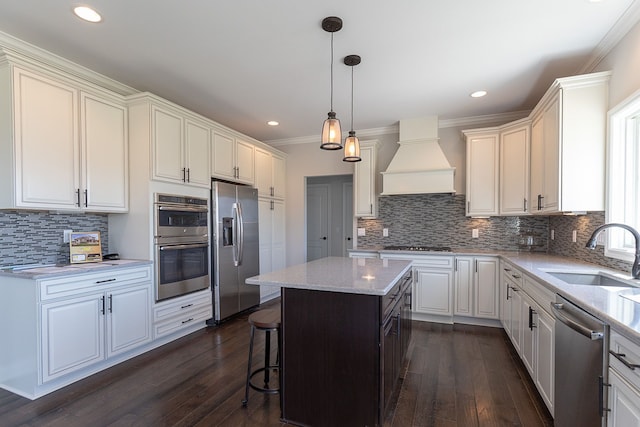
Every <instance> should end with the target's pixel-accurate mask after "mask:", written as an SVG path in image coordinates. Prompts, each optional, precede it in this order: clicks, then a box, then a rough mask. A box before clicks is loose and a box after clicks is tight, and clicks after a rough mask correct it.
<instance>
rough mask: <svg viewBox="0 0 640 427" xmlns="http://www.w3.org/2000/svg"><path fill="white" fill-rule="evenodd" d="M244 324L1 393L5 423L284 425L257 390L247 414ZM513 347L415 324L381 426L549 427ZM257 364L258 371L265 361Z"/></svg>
mask: <svg viewBox="0 0 640 427" xmlns="http://www.w3.org/2000/svg"><path fill="white" fill-rule="evenodd" d="M277 304H278V302H274V303H272V305H271V307H274V306H275V307H277V306H278V305H277ZM247 317H248V315H242V316H239V317H238V318H237V319H234V320H232V321H229V322H225V323H223V324H222V325H220V326H218V327H215V328H207V329H205V330H201V331H198V332H196V333H193V334H190V335H189V336H187V337H183V338H181V339H179V340H177V341H174V342H172V343H169V344H167V345H165V346H162V347H160V348H158V349H155V350H153V351H151V352H148V353H145V354H143V355H141V356H139V357H136V358H134V359H131V360H129V361H126V362H124V363H122V364H119V365H117V366H114V367H113V368H110V369H107V370H105V371H102V372H99V373H97V374H95V375H92V376H91V377H89V378H86V379H84V380H82V381H78V382H77V383H74V384H72V385H70V386H68V387H65V388H63V389H61V390H58V391H56V392H54V393H51V394H49V395H46V396H44V397H42V398H40V399H37V400H35V401H29V400H28V399H24V398H22V397H19V396H16V395H14V394H12V393H10V392H7V391H4V390H0V425H1V426H2V427H13V426H37V427H41V426H50V427H62V426H63V427H76V426H77V427H86V426H89V425H90V426H118V427H121V426H132V427H143V426H144V427H146V426H150V425H153V426H180V427H182V426H184V427H191V426H202V427H205V426H206V427H210V426H232V427H237V426H274V427H276V426H277V427H283V426H287V424H285V423H283V422H282V421H281V420H280V415H281V414H280V400H279V396H278V395H263V394H261V393H258V392H255V391H253V390H251V392H250V395H249V404H248V407H247V408H243V407H242V404H241V400H242V398H243V397H244V380H245V375H246V363H247V351H248V342H249V327H248V324H247ZM510 346H511V344H510V343H509V341H508V338H507V337H506V335H505V334H504V332H503V331H502V330H500V329H495V328H483V327H477V326H468V325H444V324H435V323H427V322H414V331H413V337H412V341H411V343H410V345H409V350H408V353H407V356H408V364H407V365H406V369H405V370H404V372H403V375H402V378H403V379H402V381H401V382H400V384H401V385H400V389H399V390H396V392H395V395H396V396H397V397H396V403H395V405H392V407H391V408H389V411H388V413H387V414H386V417H385V420H384V425H385V426H387V427H405V426H421V427H422V426H445V427H451V426H460V427H468V426H478V425H520V424H521V425H524V426H550V425H552V422H553V421H552V419H551V417H550V416H549V414H548V411H546V408H545V407H544V403H543V402H542V400H541V399H540V397H539V396H538V395H537V391H536V390H535V386H534V385H533V383H532V382H531V380H530V379H529V378H528V377H527V376H526V375H527V374H526V371H525V368H524V365H522V363H521V361H520V360H519V358H518V356H517V354H515V352H514V351H513V349H512V348H511V347H510ZM263 349H264V342H263V341H262V340H258V341H256V349H255V350H256V354H257V355H261V352H262V351H263ZM272 349H273V351H274V353H273V357H275V345H272ZM254 362H255V363H254V366H256V367H257V366H258V365H259V364H260V363H261V362H262V358H261V357H260V356H257V357H255V358H254Z"/></svg>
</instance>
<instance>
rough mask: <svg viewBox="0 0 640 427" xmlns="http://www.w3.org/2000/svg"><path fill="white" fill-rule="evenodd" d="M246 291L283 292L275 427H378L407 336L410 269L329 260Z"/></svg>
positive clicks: (259, 280) (272, 276)
mask: <svg viewBox="0 0 640 427" xmlns="http://www.w3.org/2000/svg"><path fill="white" fill-rule="evenodd" d="M247 283H249V284H257V285H270V286H280V287H281V288H282V304H281V306H282V336H281V339H282V343H281V346H282V347H281V353H282V360H281V366H282V387H281V388H282V390H281V403H282V420H283V421H285V422H287V423H291V424H296V425H304V426H339V425H345V426H346V425H348V426H381V425H382V423H383V420H384V410H385V408H386V406H387V405H388V403H389V398H390V397H391V394H392V392H393V389H394V387H395V385H396V384H397V380H398V378H399V376H400V370H401V367H402V364H403V360H404V357H405V354H406V350H407V347H408V345H409V339H410V335H411V318H410V316H411V296H412V294H411V283H412V280H411V262H409V261H401V260H380V259H351V258H339V257H329V258H323V259H320V260H316V261H312V262H309V263H306V264H301V265H297V266H293V267H289V268H287V269H284V270H280V271H277V272H273V273H267V274H264V275H260V276H255V277H252V278H250V279H247Z"/></svg>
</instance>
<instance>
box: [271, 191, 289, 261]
mask: <svg viewBox="0 0 640 427" xmlns="http://www.w3.org/2000/svg"><path fill="white" fill-rule="evenodd" d="M271 206H272V209H273V210H272V214H273V217H272V218H273V219H272V221H273V228H272V235H271V239H272V240H271V241H272V250H273V253H272V258H273V260H272V262H273V264H272V269H273V271H276V270H282V269H283V268H285V264H286V259H285V255H286V254H285V247H286V237H287V235H286V227H287V224H286V221H285V204H284V201H282V200H274V201H273V203H272V205H271Z"/></svg>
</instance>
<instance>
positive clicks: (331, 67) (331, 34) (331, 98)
mask: <svg viewBox="0 0 640 427" xmlns="http://www.w3.org/2000/svg"><path fill="white" fill-rule="evenodd" d="M331 111H333V33H331Z"/></svg>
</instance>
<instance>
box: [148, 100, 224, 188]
mask: <svg viewBox="0 0 640 427" xmlns="http://www.w3.org/2000/svg"><path fill="white" fill-rule="evenodd" d="M151 117H152V135H151V140H152V144H151V149H152V153H153V164H152V170H153V179H155V180H158V181H168V182H175V183H183V184H187V185H191V186H196V187H209V186H210V185H211V184H210V177H209V157H210V154H209V149H210V142H209V139H210V136H209V135H210V131H209V128H208V127H207V126H206V124H204V123H200V122H199V121H198V120H196V119H194V118H191V117H189V116H188V115H187V112H186V110H181V109H179V108H172V107H170V106H168V105H160V104H159V103H152V104H151Z"/></svg>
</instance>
